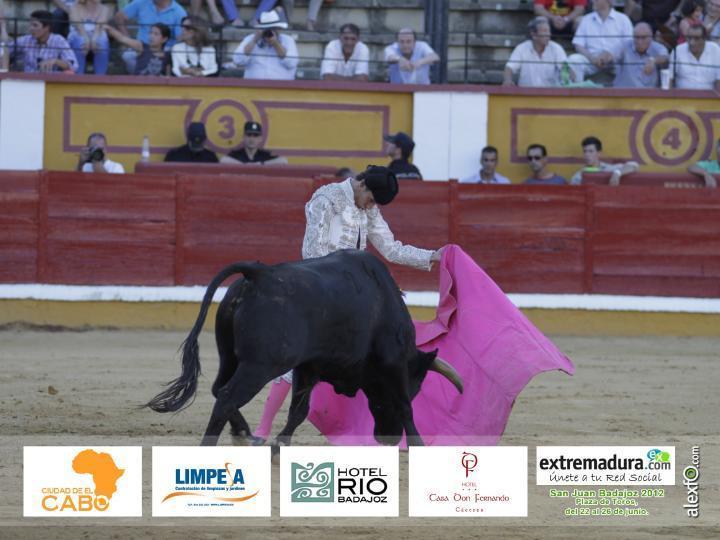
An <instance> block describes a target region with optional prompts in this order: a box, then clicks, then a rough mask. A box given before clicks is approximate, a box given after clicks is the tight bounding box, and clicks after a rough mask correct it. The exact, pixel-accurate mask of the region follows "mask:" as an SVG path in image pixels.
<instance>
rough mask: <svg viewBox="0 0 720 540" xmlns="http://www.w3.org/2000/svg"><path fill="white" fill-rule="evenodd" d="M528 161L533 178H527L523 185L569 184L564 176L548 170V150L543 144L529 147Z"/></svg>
mask: <svg viewBox="0 0 720 540" xmlns="http://www.w3.org/2000/svg"><path fill="white" fill-rule="evenodd" d="M527 160H528V165H529V166H530V170H531V171H532V176H530V177H529V178H526V179H525V180H524V181H523V184H555V185H561V186H564V185H565V184H567V180H565V179H564V178H563V177H562V176H560V175H559V174H555V173H554V172H551V171H549V170H548V169H547V149H546V148H545V147H544V146H543V145H542V144H531V145H530V146H528V148H527Z"/></svg>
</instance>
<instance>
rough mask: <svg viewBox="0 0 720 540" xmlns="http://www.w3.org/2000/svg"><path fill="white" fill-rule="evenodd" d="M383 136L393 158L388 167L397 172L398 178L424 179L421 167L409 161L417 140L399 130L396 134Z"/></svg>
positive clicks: (386, 150)
mask: <svg viewBox="0 0 720 540" xmlns="http://www.w3.org/2000/svg"><path fill="white" fill-rule="evenodd" d="M383 138H384V139H385V141H386V142H387V147H386V149H385V152H386V153H387V155H388V156H390V159H391V160H392V161H391V162H390V165H388V169H390V170H391V171H392V172H393V173H394V174H395V177H396V178H397V179H398V180H401V179H403V178H405V179H409V180H422V174H420V169H418V168H417V167H416V166H415V165H413V164H412V163H410V162H409V161H408V160H409V159H410V155H411V154H412V151H413V148H415V141H413V140H412V138H411V137H410V135H408V134H407V133H403V132H402V131H398V132H397V133H396V134H395V135H385V137H383Z"/></svg>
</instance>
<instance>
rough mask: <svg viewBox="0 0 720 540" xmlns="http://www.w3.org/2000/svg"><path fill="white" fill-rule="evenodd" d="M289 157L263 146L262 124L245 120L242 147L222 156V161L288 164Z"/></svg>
mask: <svg viewBox="0 0 720 540" xmlns="http://www.w3.org/2000/svg"><path fill="white" fill-rule="evenodd" d="M287 162H288V161H287V159H285V158H284V157H280V156H275V155H273V154H272V152H269V151H268V150H265V149H264V148H263V147H262V126H261V125H260V124H259V123H258V122H252V121H250V122H245V128H244V130H243V145H242V148H239V149H237V150H233V151H232V152H230V153H229V154H228V155H227V156H223V157H222V158H220V163H259V164H261V165H287Z"/></svg>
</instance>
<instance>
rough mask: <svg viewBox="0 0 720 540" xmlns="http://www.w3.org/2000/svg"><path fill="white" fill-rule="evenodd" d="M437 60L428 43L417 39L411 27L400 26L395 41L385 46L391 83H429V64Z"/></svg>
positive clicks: (437, 57)
mask: <svg viewBox="0 0 720 540" xmlns="http://www.w3.org/2000/svg"><path fill="white" fill-rule="evenodd" d="M439 60H440V57H439V56H438V55H437V53H436V52H435V51H433V50H432V47H430V45H428V44H427V43H426V42H425V41H417V39H416V38H415V31H414V30H412V29H411V28H401V29H400V31H399V32H398V34H397V41H396V42H395V43H393V44H392V45H388V46H387V47H385V61H386V62H387V63H388V64H390V70H389V71H390V82H391V83H404V84H430V64H434V63H435V62H438V61H439Z"/></svg>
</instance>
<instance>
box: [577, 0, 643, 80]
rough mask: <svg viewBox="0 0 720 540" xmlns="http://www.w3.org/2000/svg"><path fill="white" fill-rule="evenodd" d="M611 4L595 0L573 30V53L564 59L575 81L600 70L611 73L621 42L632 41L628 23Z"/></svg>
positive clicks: (619, 51)
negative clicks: (590, 11) (575, 29)
mask: <svg viewBox="0 0 720 540" xmlns="http://www.w3.org/2000/svg"><path fill="white" fill-rule="evenodd" d="M612 4H613V2H612V0H595V11H593V12H592V13H590V14H589V15H585V16H584V17H583V18H582V21H581V22H580V26H578V29H577V32H575V37H574V38H573V41H572V43H573V46H574V47H575V50H576V51H577V54H573V55H570V58H569V59H568V60H569V62H570V67H571V69H572V70H573V72H574V73H575V81H577V82H580V81H583V80H584V79H585V77H586V76H587V75H595V74H596V73H599V72H601V71H607V72H610V73H612V72H613V71H614V67H615V60H616V59H617V58H618V57H619V56H620V53H621V51H622V47H623V45H624V44H625V43H626V42H628V41H631V40H632V35H633V25H632V22H630V19H629V18H628V16H627V15H625V14H623V13H620V12H618V11H615V10H614V9H613V7H612Z"/></svg>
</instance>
